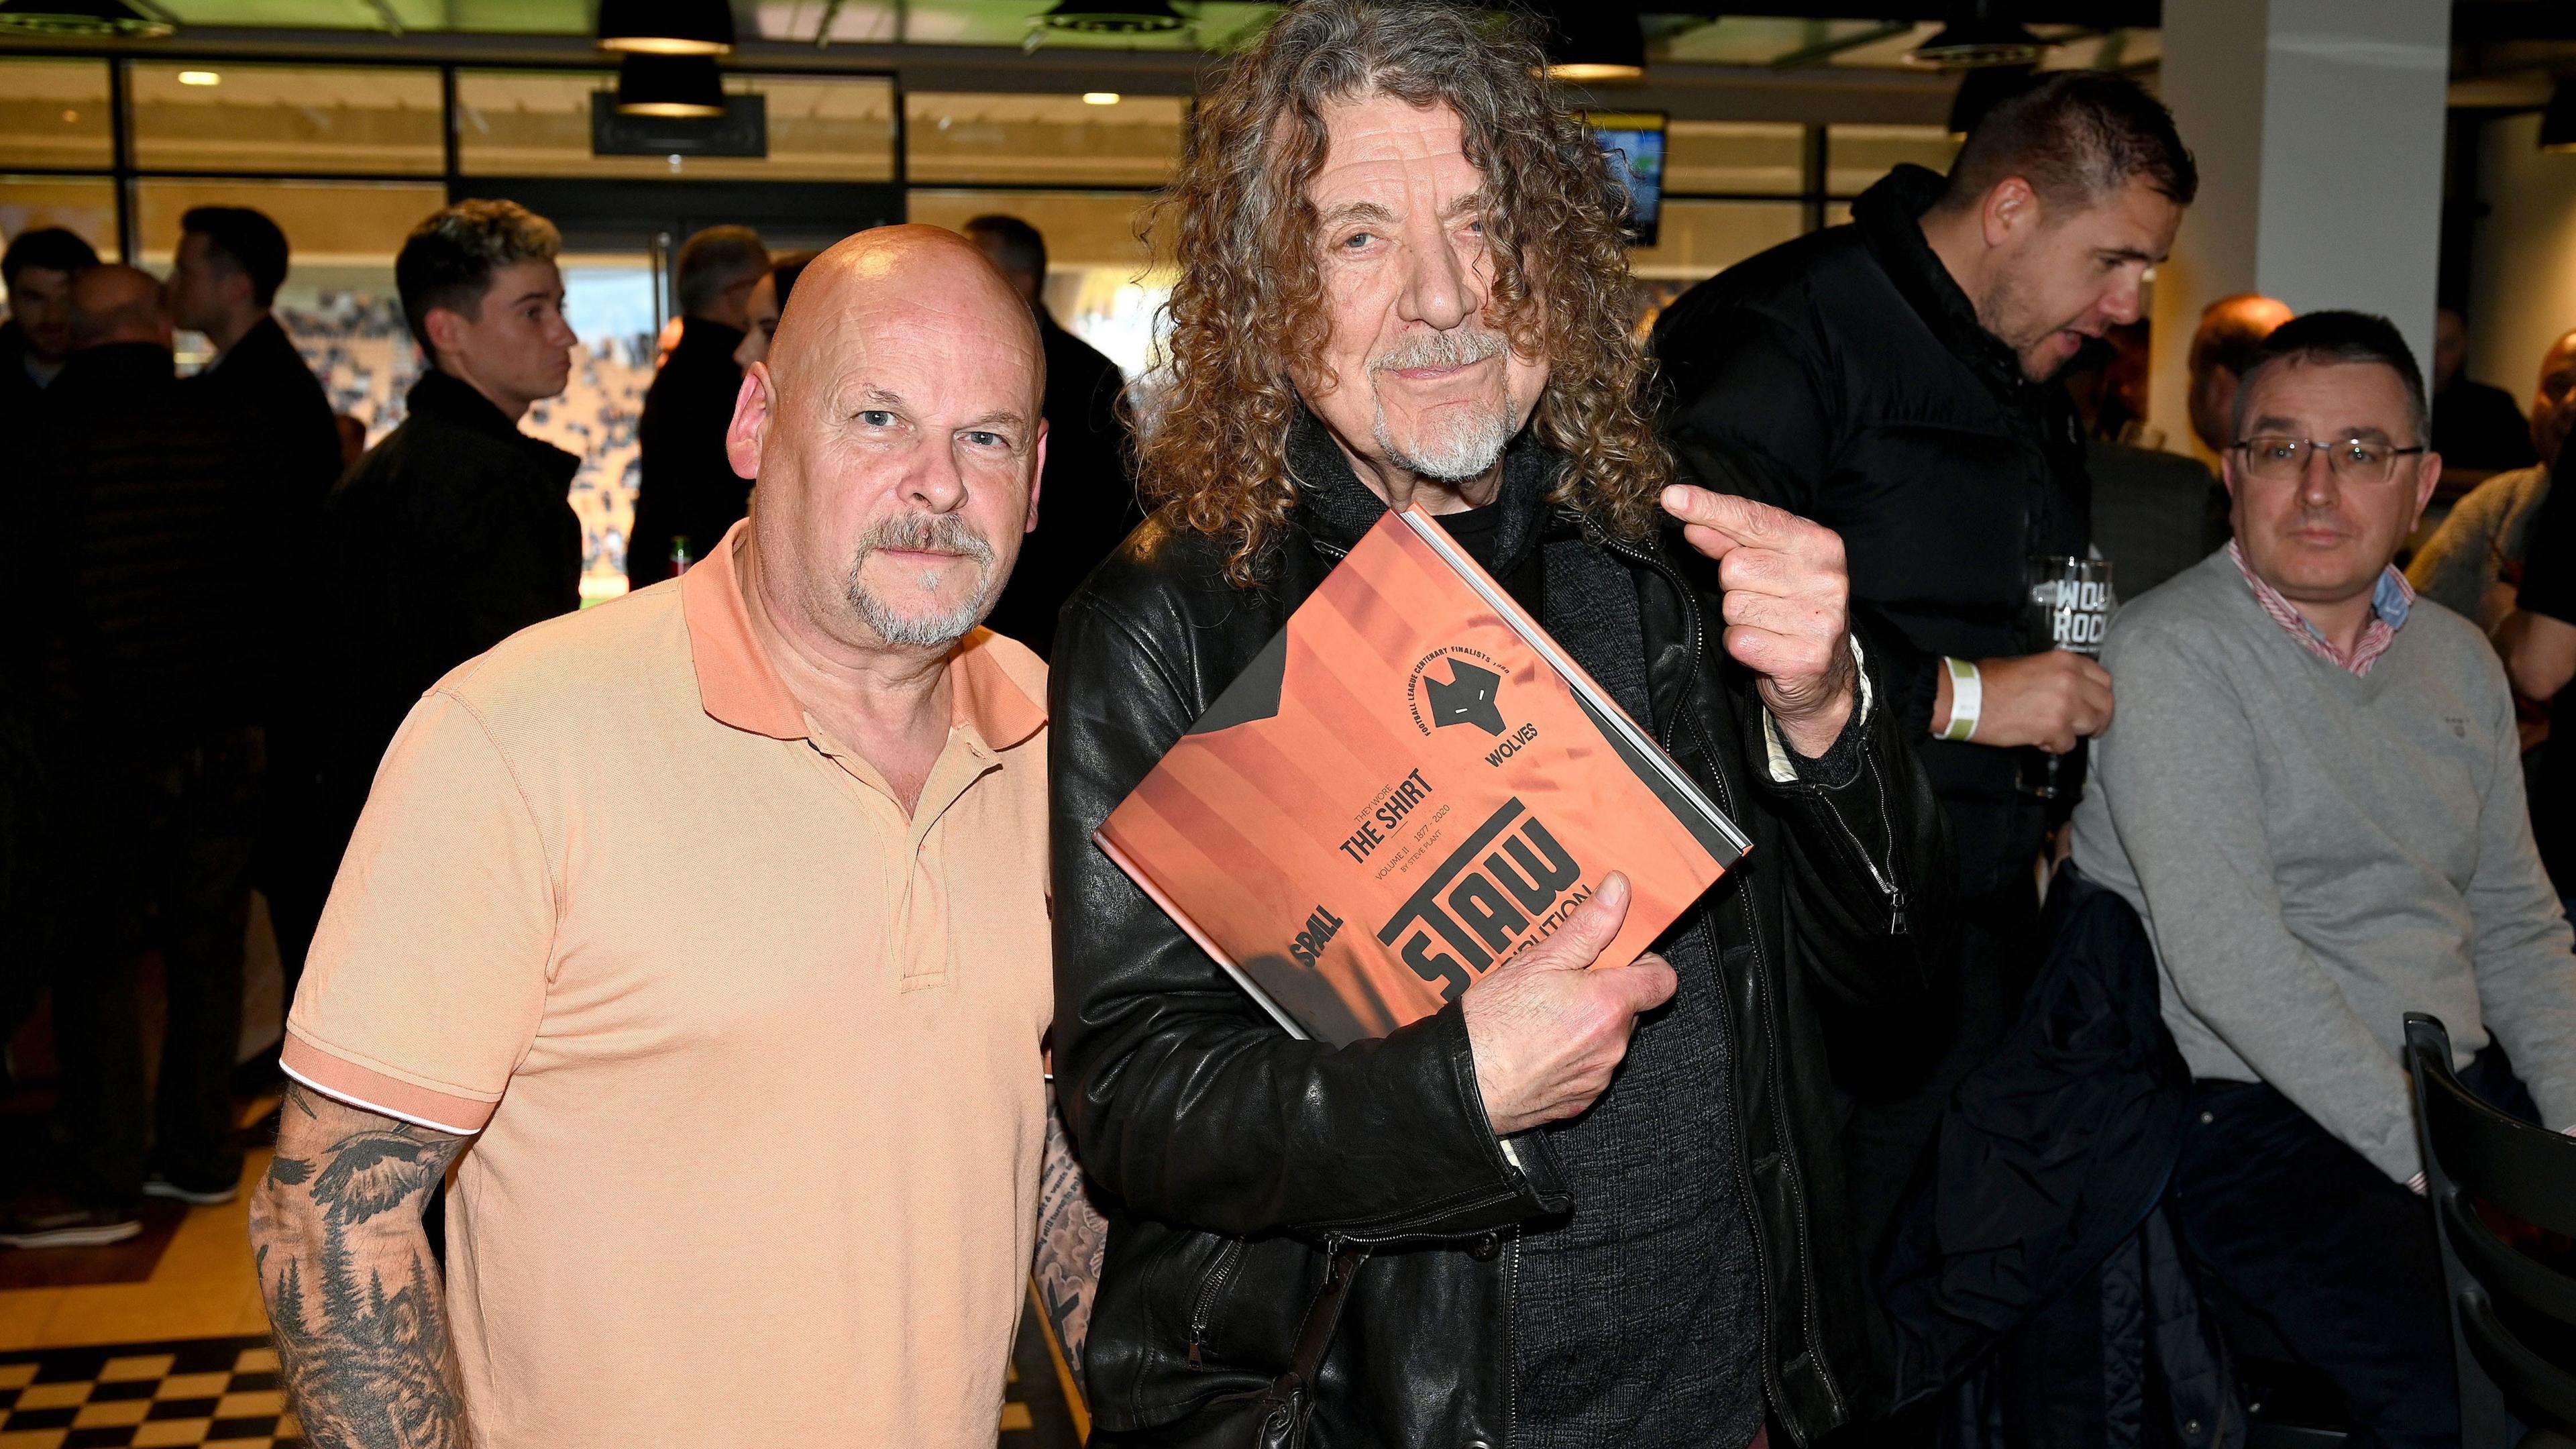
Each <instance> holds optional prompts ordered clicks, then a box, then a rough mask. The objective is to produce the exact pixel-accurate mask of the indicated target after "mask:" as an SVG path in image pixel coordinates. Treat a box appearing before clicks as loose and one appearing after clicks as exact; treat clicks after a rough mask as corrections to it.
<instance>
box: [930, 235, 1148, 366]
mask: <svg viewBox="0 0 2576 1449" xmlns="http://www.w3.org/2000/svg"><path fill="white" fill-rule="evenodd" d="M1153 200H1154V198H1153V197H1152V195H1150V194H1144V193H1138V192H1115V191H1111V192H1079V191H972V190H965V189H962V188H961V189H949V188H918V189H915V190H914V191H913V192H912V193H911V195H910V200H909V203H908V209H909V211H910V214H911V217H912V219H913V220H914V221H918V222H927V223H928V224H930V225H932V226H944V227H948V228H950V229H951V230H962V229H963V228H964V227H965V225H966V223H967V222H968V221H969V220H970V219H972V218H974V217H978V216H982V215H985V214H986V213H1000V214H1002V215H1006V216H1016V217H1018V218H1019V219H1021V220H1022V221H1025V222H1027V223H1028V224H1029V225H1031V226H1034V227H1036V228H1037V229H1038V231H1039V233H1040V234H1042V235H1043V236H1045V238H1046V244H1047V282H1046V304H1047V310H1048V311H1050V312H1052V313H1054V314H1055V319H1056V321H1057V322H1058V323H1059V324H1061V325H1062V326H1063V327H1064V329H1065V330H1066V331H1068V332H1071V333H1073V334H1075V335H1076V336H1079V337H1080V338H1082V340H1083V341H1085V342H1088V343H1090V344H1091V345H1092V346H1094V347H1096V348H1099V349H1100V351H1101V353H1102V354H1103V355H1105V356H1106V357H1108V359H1109V360H1110V361H1112V362H1115V363H1117V364H1118V366H1119V369H1120V370H1121V371H1123V372H1125V373H1126V374H1127V375H1128V376H1129V377H1131V378H1132V377H1135V376H1138V375H1139V374H1141V373H1143V372H1145V371H1147V370H1149V369H1150V368H1151V367H1152V366H1153V365H1154V363H1155V361H1156V360H1157V358H1158V356H1159V346H1160V343H1159V338H1160V336H1161V330H1160V325H1159V323H1160V319H1159V317H1158V315H1157V314H1158V313H1159V312H1160V311H1161V310H1162V306H1163V303H1164V301H1165V300H1166V299H1167V298H1169V297H1170V296H1171V294H1172V278H1171V270H1170V267H1169V265H1168V258H1158V257H1157V256H1156V255H1155V253H1154V251H1153V250H1152V249H1150V248H1149V247H1148V246H1147V244H1146V243H1145V242H1143V241H1140V240H1139V239H1138V237H1137V232H1138V229H1139V228H1140V227H1142V226H1143V225H1144V222H1145V211H1146V208H1147V207H1148V206H1149V205H1151V204H1152V202H1153Z"/></svg>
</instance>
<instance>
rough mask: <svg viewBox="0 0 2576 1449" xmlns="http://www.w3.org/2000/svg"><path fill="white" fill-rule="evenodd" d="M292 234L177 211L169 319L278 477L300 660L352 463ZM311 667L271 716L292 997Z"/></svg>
mask: <svg viewBox="0 0 2576 1449" xmlns="http://www.w3.org/2000/svg"><path fill="white" fill-rule="evenodd" d="M289 257H290V252H289V248H288V246H287V241H286V233H284V232H283V231H280V230H279V229H278V226H277V223H276V222H274V221H271V220H270V219H269V218H268V217H267V216H266V215H264V214H262V213H260V212H257V211H253V210H251V209H250V208H249V207H244V206H198V207H191V208H190V209H189V210H188V211H187V213H186V214H185V215H183V216H181V217H180V218H179V245H178V248H177V251H176V253H175V255H174V257H173V260H172V264H171V268H170V288H169V292H170V313H171V320H172V321H174V322H175V323H176V324H177V325H178V326H180V327H182V328H185V329H187V330H188V331H192V332H201V333H204V334H205V336H206V340H208V341H209V342H212V343H213V344H214V345H215V358H214V361H212V362H211V363H209V364H207V366H206V367H205V369H204V370H203V371H201V372H199V373H198V374H197V378H196V380H195V381H194V382H193V383H192V384H191V385H192V386H194V387H197V388H200V389H206V390H211V391H212V392H214V393H215V394H217V395H219V396H220V397H221V398H223V399H224V401H225V403H226V404H227V405H229V406H231V407H233V408H234V409H236V410H237V412H238V415H239V416H240V418H241V419H242V420H243V422H244V423H245V424H246V425H248V426H249V427H251V428H252V429H253V430H255V431H256V432H257V433H258V434H259V435H260V437H261V440H262V447H263V451H264V454H265V456H266V457H268V458H269V459H271V460H272V467H273V468H274V469H275V471H276V473H277V477H278V483H279V488H278V491H277V499H276V503H277V508H278V513H277V519H278V526H279V530H280V532H279V538H278V552H279V557H281V558H282V559H286V560H289V561H291V562H290V563H289V565H288V567H286V568H283V569H280V570H278V571H277V575H276V577H274V578H273V579H271V580H270V581H269V582H270V585H271V587H270V593H271V596H272V610H271V613H272V620H273V623H272V627H273V629H274V630H275V633H276V641H275V646H274V647H275V650H276V652H277V655H278V657H280V658H302V657H304V656H305V655H306V654H307V653H308V652H309V646H310V643H311V640H312V635H313V621H312V619H311V618H310V614H311V612H312V593H311V590H310V588H309V586H308V585H307V584H306V582H305V581H306V580H308V579H310V578H311V577H313V576H314V575H315V574H317V573H318V572H319V571H320V568H321V542H322V505H323V501H324V500H325V499H327V498H329V497H330V496H331V488H332V485H333V484H335V483H337V482H339V481H340V474H341V472H342V470H343V467H344V464H343V461H342V457H341V450H340V426H339V421H338V419H337V418H336V417H335V416H334V415H333V413H332V411H331V400H330V397H329V396H328V395H327V394H325V393H324V392H323V390H322V384H321V383H320V382H319V381H318V380H316V379H315V377H314V376H313V369H312V368H311V367H310V366H308V365H306V363H305V361H304V356H303V354H302V353H300V352H298V351H297V350H296V347H295V343H294V342H293V341H292V340H290V339H289V338H288V337H287V335H286V329H285V328H284V327H282V326H280V325H279V324H278V320H277V317H276V315H275V313H274V311H273V308H274V305H275V303H276V301H277V289H278V288H279V287H280V286H281V285H283V284H284V283H285V281H286V274H287V267H288V264H289ZM315 682H316V681H315V676H314V674H313V672H312V671H310V670H305V669H294V670H285V671H281V673H280V675H279V678H278V680H277V696H276V698H275V700H274V701H273V702H272V704H271V706H270V708H269V710H268V713H267V725H268V777H267V778H268V810H267V818H266V824H265V833H264V837H263V839H262V841H261V844H260V861H259V870H258V878H259V887H260V891H261V893H262V894H263V895H265V896H267V898H268V911H269V923H270V925H271V927H272V928H273V929H274V931H275V933H276V937H277V956H278V962H279V965H280V966H281V967H282V969H283V970H284V972H285V977H286V994H287V996H288V997H289V998H290V999H292V998H293V996H294V994H295V983H296V979H297V978H298V977H299V976H300V975H302V973H303V970H304V952H305V948H306V947H307V946H308V945H309V944H310V943H311V941H312V938H313V925H314V922H315V921H316V920H317V919H318V918H319V917H320V915H321V911H322V898H323V896H324V895H325V894H326V893H327V892H328V891H329V890H330V886H331V879H330V876H329V874H328V873H327V871H328V868H329V864H331V863H335V862H336V856H335V857H333V861H332V862H325V861H324V860H323V859H322V858H321V857H322V856H323V855H324V854H326V851H325V849H324V845H323V842H322V839H321V820H320V817H319V814H318V812H319V810H320V808H321V776H322V757H321V749H322V742H321V717H322V710H323V701H322V700H321V699H319V698H317V697H316V696H315V693H314V688H313V686H314V684H315Z"/></svg>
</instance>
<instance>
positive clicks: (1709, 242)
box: [1628, 199, 1805, 281]
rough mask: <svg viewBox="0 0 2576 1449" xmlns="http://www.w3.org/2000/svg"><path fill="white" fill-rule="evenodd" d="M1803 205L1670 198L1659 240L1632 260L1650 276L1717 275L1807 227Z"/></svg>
mask: <svg viewBox="0 0 2576 1449" xmlns="http://www.w3.org/2000/svg"><path fill="white" fill-rule="evenodd" d="M1801 210H1802V208H1801V207H1800V206H1799V204H1798V203H1796V202H1794V201H1674V200H1671V199H1667V200H1666V201H1665V202H1664V219H1663V227H1662V231H1661V233H1660V234H1659V235H1658V236H1657V237H1656V241H1655V245H1653V246H1651V247H1639V248H1637V249H1636V250H1634V251H1632V252H1630V253H1629V254H1628V255H1629V266H1630V268H1631V269H1632V270H1634V271H1635V273H1636V274H1637V275H1638V276H1640V277H1645V278H1659V279H1687V280H1692V281H1696V280H1698V279H1700V278H1702V277H1712V276H1715V275H1716V274H1718V273H1719V272H1722V271H1724V270H1726V269H1727V268H1728V267H1731V266H1733V265H1735V264H1736V263H1737V262H1740V261H1742V260H1744V259H1745V258H1746V257H1749V256H1751V255H1753V254H1754V253H1755V252H1758V251H1762V250H1765V249H1766V248H1770V247H1775V246H1778V245H1779V244H1780V243H1782V242H1784V241H1787V240H1789V239H1790V238H1792V237H1794V236H1796V235H1798V234H1799V233H1800V232H1801V231H1803V230H1805V224H1804V218H1803V217H1801V216H1800V214H1799V213H1800V211H1801Z"/></svg>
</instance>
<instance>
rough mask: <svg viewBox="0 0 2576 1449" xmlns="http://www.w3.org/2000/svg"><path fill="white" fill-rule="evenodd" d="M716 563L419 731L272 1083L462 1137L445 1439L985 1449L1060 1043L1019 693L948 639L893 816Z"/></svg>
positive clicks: (639, 601) (538, 653) (372, 815)
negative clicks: (450, 1427)
mask: <svg viewBox="0 0 2576 1449" xmlns="http://www.w3.org/2000/svg"><path fill="white" fill-rule="evenodd" d="M747 546H748V544H747V539H746V535H745V533H744V530H743V529H742V528H741V527H740V526H737V527H736V529H735V530H734V531H733V533H732V534H730V535H728V536H727V538H726V540H725V543H724V546H723V547H720V548H719V549H718V550H717V551H716V552H715V554H714V555H713V556H712V557H710V558H708V559H707V560H706V562H705V563H703V564H701V565H700V566H699V567H697V568H696V569H693V570H691V571H690V572H689V574H688V575H687V576H686V577H685V578H684V579H682V580H680V581H678V582H677V583H673V584H662V585H657V586H655V587H653V588H650V589H646V590H644V591H643V592H641V593H639V594H636V595H633V596H630V597H629V598H627V599H625V600H621V601H618V602H615V603H611V604H607V605H604V606H602V607H599V608H595V609H591V610H587V611H585V612H582V613H580V614H575V615H568V616H565V617H563V618H560V619H556V620H552V621H550V622H548V623H544V624H540V625H537V626H536V627H534V628H531V629H528V630H526V631H524V632H522V633H520V634H518V635H515V636H513V637H512V638H510V639H509V640H507V641H505V642H503V643H502V644H501V645H500V646H499V647H498V648H496V649H494V650H493V651H492V652H491V653H489V654H486V655H484V656H483V657H482V658H480V659H477V660H474V661H472V662H470V663H468V664H465V665H463V666H461V667H460V668H458V669H457V670H456V671H455V672H454V673H453V674H450V675H449V676H448V677H447V678H446V679H445V680H443V681H441V682H440V683H439V685H438V686H437V687H436V688H435V689H433V690H431V691H430V693H429V694H428V695H427V696H425V697H424V698H423V699H422V701H421V702H420V704H419V705H418V706H417V707H415V708H414V709H413V710H412V713H411V717H410V718H409V719H408V720H407V721H406V722H405V723H404V725H403V728H402V732H401V734H400V735H398V736H397V737H396V738H395V740H394V743H393V746H392V748H391V749H390V750H389V751H388V752H387V753H386V756H385V760H384V763H383V765H382V767H381V768H380V769H379V771H378V773H377V776H376V781H375V789H374V793H373V795H372V796H371V797H370V798H369V800H368V802H367V809H366V815H365V818H364V819H363V820H361V821H360V823H359V826H358V831H357V835H356V838H355V840H354V841H353V842H352V843H351V845H350V848H349V852H348V857H347V859H346V860H345V861H344V862H343V864H342V866H341V868H340V875H339V879H338V882H337V884H336V886H335V887H334V889H333V891H332V894H331V901H330V905H329V908H328V909H327V910H326V911H325V912H324V915H323V918H322V924H321V929H320V932H319V934H318V935H317V936H316V938H315V940H314V943H313V951H312V957H311V962H310V965H309V968H308V970H307V973H306V975H305V977H304V982H303V986H302V989H301V990H300V991H299V992H298V994H297V996H296V1000H295V1008H294V1011H293V1013H292V1015H291V1017H290V1020H289V1022H288V1040H287V1045H286V1051H285V1062H286V1066H287V1069H288V1070H289V1071H290V1072H291V1073H293V1075H294V1076H295V1077H296V1078H297V1079H298V1080H300V1081H303V1082H305V1083H306V1084H308V1085H310V1086H312V1087H314V1088H316V1089H318V1090H320V1091H323V1092H326V1093H328V1094H330V1095H332V1096H334V1097H338V1098H341V1099H343V1100H346V1101H349V1102H352V1103H356V1104H358V1105H360V1106H365V1107H370V1108H373V1109H375V1110H377V1111H380V1112H384V1113H387V1114H389V1115H392V1116H396V1117H401V1118H404V1119H406V1120H409V1121H413V1122H418V1123H422V1124H425V1125H429V1126H433V1127H437V1128H440V1129H442V1130H445V1131H449V1132H457V1133H472V1134H475V1138H474V1142H473V1144H472V1146H471V1147H470V1148H469V1149H468V1150H467V1151H466V1152H465V1154H464V1156H463V1158H462V1159H461V1160H460V1162H459V1164H458V1166H457V1169H456V1175H455V1179H454V1184H453V1186H452V1188H451V1189H450V1192H449V1195H448V1239H447V1241H448V1259H447V1273H448V1280H447V1286H448V1308H449V1315H450V1322H451V1332H452V1334H453V1337H454V1340H455V1346H456V1363H457V1366H458V1372H459V1374H460V1375H461V1377H462V1391H463V1397H464V1403H465V1408H466V1412H467V1415H468V1418H469V1420H470V1429H471V1433H472V1437H473V1440H474V1442H475V1443H476V1444H478V1445H484V1446H509V1445H530V1446H535V1445H546V1446H560V1445H594V1444H595V1445H612V1444H614V1445H633V1444H691V1445H744V1446H751V1445H761V1446H774V1445H780V1444H814V1445H842V1444H847V1445H893V1444H901V1445H907V1446H948V1445H953V1446H958V1449H966V1446H970V1445H971V1446H974V1449H992V1444H993V1440H994V1436H995V1434H996V1433H997V1432H998V1425H999V1422H1000V1415H1001V1405H1002V1386H1003V1380H1004V1374H1005V1368H1006V1364H1007V1362H1008V1359H1009V1356H1010V1344H1011V1337H1012V1333H1013V1330H1014V1328H1015V1326H1016V1324H1017V1321H1018V1314H1019V1308H1020V1303H1021V1301H1022V1298H1023V1295H1024V1284H1025V1282H1026V1275H1027V1272H1028V1265H1029V1257H1030V1250H1031V1247H1032V1240H1033V1237H1034V1221H1035V1215H1036V1205H1037V1179H1038V1156H1039V1148H1040V1144H1041V1143H1042V1141H1043V1139H1044V1124H1045V1116H1044V1114H1045V1110H1046V1108H1045V1100H1044V1096H1043V1088H1042V1084H1041V1081H1040V1067H1039V1055H1038V1052H1039V1045H1038V1044H1039V1037H1040V1035H1041V1034H1042V1033H1043V1032H1044V1031H1045V1030H1046V1026H1047V1021H1048V1017H1049V1014H1050V1011H1051V1009H1052V983H1051V980H1050V973H1049V959H1050V958H1049V950H1048V941H1047V913H1048V886H1047V881H1048V876H1047V835H1046V825H1047V817H1046V716H1045V712H1044V710H1043V708H1042V707H1041V705H1040V703H1039V701H1041V700H1043V699H1044V698H1045V673H1046V666H1045V665H1044V664H1042V663H1041V662H1039V660H1038V659H1037V657H1036V656H1035V655H1034V654H1031V653H1030V652H1029V651H1028V650H1026V649H1024V648H1022V647H1021V646H1020V645H1018V644H1015V643H1012V642H1010V641H1009V640H1006V639H1003V638H1000V637H999V636H997V635H994V634H992V633H990V632H989V631H978V632H977V633H975V634H974V635H972V636H970V637H969V638H968V639H967V640H966V641H964V643H963V644H962V646H961V647H960V649H959V652H958V654H957V656H956V658H955V659H954V661H953V662H952V663H951V664H950V666H949V679H950V683H951V685H952V686H953V691H954V695H955V699H956V704H955V710H954V716H953V722H952V724H951V725H950V728H949V734H948V740H947V743H946V746H945V748H944V749H943V751H942V752H941V754H940V756H939V758H938V761H937V763H936V764H935V765H934V766H933V767H932V769H931V772H930V777H929V782H928V785H927V787H926V788H925V789H924V790H923V792H922V796H921V801H920V804H919V806H918V808H917V809H915V810H914V811H913V812H912V813H911V814H910V815H909V816H907V815H906V814H905V812H904V810H903V809H902V807H901V806H900V805H899V804H898V803H897V802H896V801H895V799H894V798H893V796H892V795H891V794H890V793H889V791H888V790H887V788H886V787H885V785H884V783H883V781H882V779H881V778H880V777H879V776H878V775H877V773H876V771H875V770H874V769H872V768H871V767H870V766H869V765H868V764H867V762H866V761H865V760H863V759H860V758H858V757H857V756H855V755H854V754H853V753H852V752H850V751H849V750H847V749H844V748H842V747H840V746H838V745H836V744H835V743H833V742H832V741H831V740H830V739H828V738H826V737H824V736H823V734H822V733H821V732H820V731H819V730H818V729H817V727H816V726H815V723H814V721H813V720H812V719H810V718H809V717H808V716H807V715H806V714H805V713H804V712H803V711H802V710H801V709H800V708H799V707H798V705H797V703H796V701H795V698H794V697H793V696H792V695H790V694H789V693H788V692H787V689H786V687H785V686H784V685H783V684H782V683H781V682H780V681H779V678H778V676H777V674H776V672H775V671H774V670H772V668H771V667H770V665H769V662H768V660H767V658H766V657H765V656H764V655H763V653H762V651H761V649H760V646H759V644H758V642H757V641H756V639H755V638H754V636H753V635H752V633H751V629H750V623H749V619H748V617H747V615H746V612H745V607H744V603H743V599H742V595H741V592H740V589H739V587H738V585H737V578H738V574H737V572H736V567H735V559H736V554H737V553H738V551H739V550H741V549H742V548H744V547H747Z"/></svg>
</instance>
